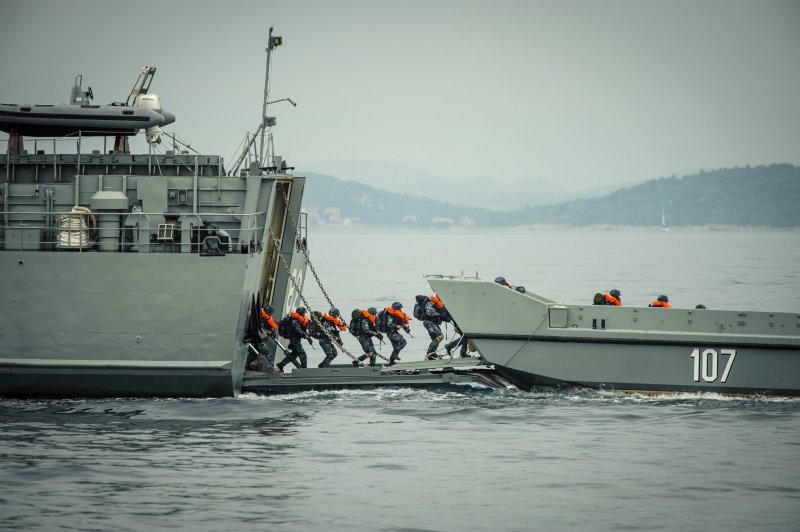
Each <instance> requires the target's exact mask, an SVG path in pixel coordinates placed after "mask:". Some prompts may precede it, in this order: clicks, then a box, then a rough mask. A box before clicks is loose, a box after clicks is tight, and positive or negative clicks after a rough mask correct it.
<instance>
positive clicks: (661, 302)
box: [648, 294, 672, 308]
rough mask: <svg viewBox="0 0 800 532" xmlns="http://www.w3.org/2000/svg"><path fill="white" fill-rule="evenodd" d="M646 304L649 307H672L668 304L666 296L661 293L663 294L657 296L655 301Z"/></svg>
mask: <svg viewBox="0 0 800 532" xmlns="http://www.w3.org/2000/svg"><path fill="white" fill-rule="evenodd" d="M648 306H650V307H658V308H672V307H670V305H669V298H668V297H667V296H665V295H663V294H662V295H660V296H658V299H656V300H655V301H653V302H652V303H650V305H648Z"/></svg>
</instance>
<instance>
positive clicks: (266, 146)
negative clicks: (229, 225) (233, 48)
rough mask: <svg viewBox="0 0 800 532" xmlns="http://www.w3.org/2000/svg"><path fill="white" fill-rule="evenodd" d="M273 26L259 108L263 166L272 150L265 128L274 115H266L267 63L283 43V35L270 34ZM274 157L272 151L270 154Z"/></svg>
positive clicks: (270, 138) (269, 36)
mask: <svg viewBox="0 0 800 532" xmlns="http://www.w3.org/2000/svg"><path fill="white" fill-rule="evenodd" d="M272 30H273V27H272V26H270V28H269V35H268V36H267V68H266V74H265V76H264V105H263V107H262V110H261V149H260V150H259V166H260V167H261V168H264V167H265V166H267V164H266V163H267V156H268V153H267V150H270V151H274V149H275V148H274V146H273V144H272V132H270V133H269V134H268V135H267V134H266V130H267V128H269V127H272V126H274V125H275V117H273V116H267V106H268V105H269V64H270V59H271V58H272V50H274V49H275V48H277V47H278V46H280V45H281V44H283V37H277V36H276V37H273V36H272ZM272 157H273V158H274V153H273V154H272Z"/></svg>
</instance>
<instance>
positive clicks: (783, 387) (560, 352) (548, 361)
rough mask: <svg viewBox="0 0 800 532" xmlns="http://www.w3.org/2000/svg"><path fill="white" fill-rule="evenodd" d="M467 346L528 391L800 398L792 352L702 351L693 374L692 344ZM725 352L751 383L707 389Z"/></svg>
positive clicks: (487, 341) (506, 342)
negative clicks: (592, 390) (569, 388)
mask: <svg viewBox="0 0 800 532" xmlns="http://www.w3.org/2000/svg"><path fill="white" fill-rule="evenodd" d="M472 341H473V342H474V343H475V345H476V347H477V348H478V350H479V351H480V352H481V354H482V355H483V356H484V358H486V361H487V362H489V363H491V364H495V368H496V371H497V372H498V373H499V374H501V375H503V376H504V377H506V378H507V379H508V380H509V381H511V382H512V383H514V384H515V385H516V386H518V387H520V388H523V389H528V390H530V389H531V388H534V387H539V386H556V387H561V386H581V387H587V388H596V389H601V390H616V391H625V392H646V393H665V392H691V393H697V392H701V393H702V392H706V393H720V394H726V395H786V396H798V395H800V383H798V382H795V380H796V379H791V375H792V373H791V372H793V371H796V366H797V361H798V359H800V355H798V353H797V352H796V351H793V350H790V349H767V348H753V347H748V346H734V347H732V348H731V347H730V344H726V345H727V347H722V346H711V347H705V345H704V349H703V350H702V351H708V353H707V354H706V355H703V353H702V352H701V353H700V356H701V357H703V356H705V357H706V358H707V359H708V360H709V361H708V362H706V364H705V372H704V369H703V362H702V358H701V360H700V363H699V364H698V366H699V371H698V372H697V374H695V358H696V357H692V354H693V353H694V351H695V349H696V348H694V347H692V346H690V345H680V344H674V345H653V344H647V345H645V344H631V343H623V342H609V343H598V342H591V343H588V342H573V341H563V340H551V341H547V340H541V339H536V340H533V339H532V340H530V341H529V340H528V338H527V337H516V338H514V337H506V338H502V339H498V338H473V339H472ZM706 345H707V344H706ZM715 347H716V348H715ZM723 349H724V350H725V351H726V354H725V355H724V356H722V354H721V351H722V350H723ZM729 350H730V351H734V352H735V355H734V357H735V358H734V361H733V363H732V364H731V369H730V372H733V371H734V367H735V370H736V371H737V372H745V371H746V372H748V373H750V374H751V375H752V377H751V378H750V379H746V380H744V381H739V382H738V383H737V384H728V383H727V382H724V383H723V382H717V383H715V382H706V380H712V379H713V380H714V381H719V380H720V379H721V378H722V374H723V373H724V372H725V370H726V368H727V367H728V361H729V360H730V357H731V355H729V354H727V353H728V351H729ZM712 351H713V352H712ZM714 353H717V355H716V357H717V362H716V373H715V371H714V368H713V366H714V363H713V362H712V360H713V357H714V356H715V355H714ZM754 374H757V375H754ZM795 375H796V373H795ZM715 377H716V378H715ZM787 377H789V378H788V379H787ZM695 379H697V380H695ZM765 383H771V385H765Z"/></svg>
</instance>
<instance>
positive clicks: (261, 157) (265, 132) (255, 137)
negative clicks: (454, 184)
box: [233, 26, 297, 175]
mask: <svg viewBox="0 0 800 532" xmlns="http://www.w3.org/2000/svg"><path fill="white" fill-rule="evenodd" d="M272 30H273V28H272V27H271V26H270V28H269V37H267V68H266V75H265V77H264V104H263V106H262V108H261V124H259V126H258V128H256V131H255V133H253V134H252V135H250V133H248V134H247V136H246V137H245V140H244V145H243V146H242V149H241V151H239V150H237V152H236V155H235V156H234V158H235V161H236V162H234V163H233V174H234V175H236V174H238V173H239V169H240V168H241V166H242V163H244V161H245V159H248V160H250V159H249V157H250V154H251V153H252V154H253V157H254V158H255V163H256V164H254V166H256V167H258V168H259V169H260V170H261V171H278V172H279V171H282V170H286V169H289V168H290V167H288V166H286V162H285V161H283V159H282V158H281V157H276V156H275V145H274V144H273V142H272V126H274V125H275V124H276V119H275V117H274V116H267V106H268V105H270V104H273V103H278V102H289V103H290V104H292V106H294V107H297V102H295V101H294V100H292V99H291V98H281V99H279V100H274V101H269V68H270V59H271V58H272V50H274V49H275V48H277V47H278V46H280V45H281V44H283V37H279V36H277V35H273V34H272ZM259 140H260V144H259V143H258V142H259ZM251 150H252V151H251ZM237 155H238V156H237ZM268 162H269V163H271V164H269V165H268V164H267V163H268ZM253 170H254V168H253V166H251V167H250V170H248V171H253Z"/></svg>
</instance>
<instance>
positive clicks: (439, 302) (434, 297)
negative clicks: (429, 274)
mask: <svg viewBox="0 0 800 532" xmlns="http://www.w3.org/2000/svg"><path fill="white" fill-rule="evenodd" d="M431 301H433V302H434V303H436V308H438V309H439V310H442V309H443V308H444V303H442V300H441V299H439V297H438V296H437V295H436V294H431Z"/></svg>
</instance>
